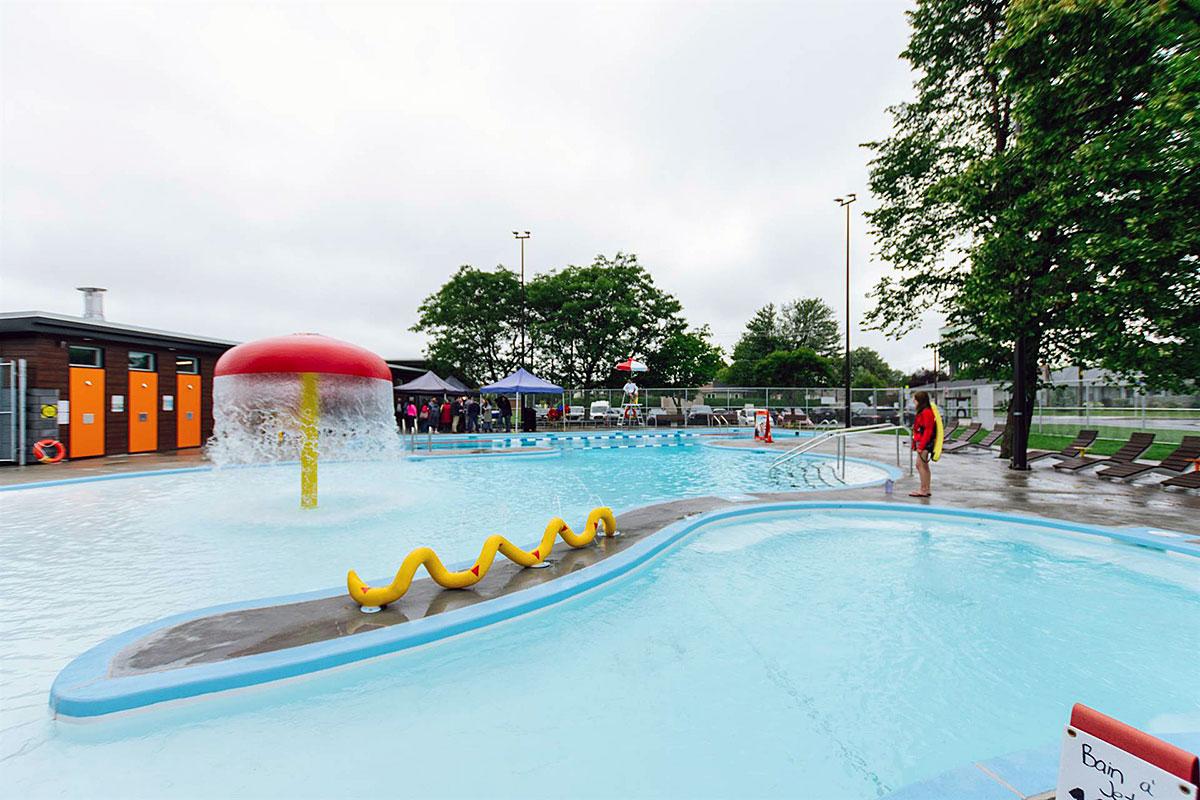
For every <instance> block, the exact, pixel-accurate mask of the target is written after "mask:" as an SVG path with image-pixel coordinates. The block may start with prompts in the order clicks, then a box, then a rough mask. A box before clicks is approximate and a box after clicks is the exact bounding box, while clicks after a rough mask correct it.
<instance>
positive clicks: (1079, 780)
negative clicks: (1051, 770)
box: [1055, 704, 1198, 800]
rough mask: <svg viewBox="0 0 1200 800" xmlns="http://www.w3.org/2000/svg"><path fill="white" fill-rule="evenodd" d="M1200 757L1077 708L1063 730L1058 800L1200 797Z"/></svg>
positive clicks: (1192, 799) (1191, 799)
mask: <svg viewBox="0 0 1200 800" xmlns="http://www.w3.org/2000/svg"><path fill="white" fill-rule="evenodd" d="M1197 767H1198V762H1197V757H1196V756H1195V755H1194V754H1192V753H1189V752H1187V751H1186V750H1181V749H1180V748H1178V747H1175V746H1174V745H1172V744H1169V743H1167V742H1164V741H1162V740H1161V739H1156V738H1155V737H1153V736H1151V735H1150V734H1148V733H1144V732H1142V731H1140V730H1138V729H1137V728H1134V727H1131V726H1129V725H1126V724H1125V723H1123V722H1120V721H1118V720H1115V719H1113V718H1112V717H1109V716H1105V715H1104V714H1101V713H1100V712H1099V711H1095V710H1093V709H1090V708H1088V707H1087V706H1084V705H1079V704H1077V705H1076V706H1075V708H1074V709H1073V710H1072V711H1071V724H1070V725H1068V726H1067V727H1066V730H1065V731H1063V742H1062V756H1061V760H1060V761H1059V764H1058V786H1057V789H1056V791H1055V797H1056V798H1057V800H1164V798H1174V799H1175V800H1196V799H1197V786H1196V780H1197Z"/></svg>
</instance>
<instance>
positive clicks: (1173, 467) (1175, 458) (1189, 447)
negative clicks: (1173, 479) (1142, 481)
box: [1096, 436, 1200, 480]
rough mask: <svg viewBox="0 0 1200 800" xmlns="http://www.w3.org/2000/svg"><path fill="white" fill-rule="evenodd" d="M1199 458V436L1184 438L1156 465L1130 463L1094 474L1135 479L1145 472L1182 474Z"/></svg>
mask: <svg viewBox="0 0 1200 800" xmlns="http://www.w3.org/2000/svg"><path fill="white" fill-rule="evenodd" d="M1198 458H1200V436H1185V437H1183V441H1181V442H1180V443H1179V447H1177V448H1175V452H1173V453H1171V455H1169V456H1167V457H1166V458H1164V459H1163V460H1162V461H1160V462H1159V463H1157V464H1139V463H1137V462H1136V461H1131V462H1129V463H1126V464H1115V465H1114V466H1111V467H1109V468H1108V469H1102V470H1100V471H1099V472H1097V473H1096V474H1097V475H1098V476H1100V477H1101V478H1117V479H1122V480H1123V479H1125V478H1135V477H1137V476H1138V475H1143V474H1145V473H1147V472H1153V471H1155V470H1160V469H1161V470H1166V471H1168V472H1173V473H1183V472H1186V471H1187V470H1188V469H1190V468H1191V467H1192V466H1193V465H1192V461H1193V460H1195V459H1198Z"/></svg>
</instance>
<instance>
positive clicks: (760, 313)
mask: <svg viewBox="0 0 1200 800" xmlns="http://www.w3.org/2000/svg"><path fill="white" fill-rule="evenodd" d="M785 345H786V342H785V341H784V338H783V335H782V333H781V330H780V318H779V312H778V311H777V310H776V308H775V304H774V303H767V304H766V305H765V306H763V307H762V308H760V309H758V310H757V311H755V312H754V316H753V317H751V318H750V321H749V322H747V323H746V330H745V331H743V332H742V335H741V336H740V337H739V338H738V340H737V343H736V344H734V346H733V361H734V363H738V362H741V363H744V364H753V363H754V362H755V361H758V360H759V359H760V358H765V357H766V356H768V355H770V354H771V353H773V352H775V351H776V350H786V349H788V348H787V347H786V346H785Z"/></svg>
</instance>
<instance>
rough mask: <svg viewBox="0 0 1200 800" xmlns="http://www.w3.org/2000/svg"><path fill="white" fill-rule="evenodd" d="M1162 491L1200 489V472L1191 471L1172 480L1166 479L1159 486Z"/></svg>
mask: <svg viewBox="0 0 1200 800" xmlns="http://www.w3.org/2000/svg"><path fill="white" fill-rule="evenodd" d="M1159 486H1161V487H1163V488H1164V489H1200V470H1192V471H1191V472H1185V473H1183V474H1182V475H1176V476H1175V477H1174V478H1167V479H1166V480H1165V481H1163V482H1162V483H1160V484H1159Z"/></svg>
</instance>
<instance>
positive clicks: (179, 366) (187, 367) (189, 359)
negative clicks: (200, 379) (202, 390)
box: [175, 356, 200, 375]
mask: <svg viewBox="0 0 1200 800" xmlns="http://www.w3.org/2000/svg"><path fill="white" fill-rule="evenodd" d="M175 371H176V372H178V373H181V374H184V375H199V374H200V359H199V358H197V357H196V356H175Z"/></svg>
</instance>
